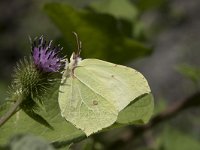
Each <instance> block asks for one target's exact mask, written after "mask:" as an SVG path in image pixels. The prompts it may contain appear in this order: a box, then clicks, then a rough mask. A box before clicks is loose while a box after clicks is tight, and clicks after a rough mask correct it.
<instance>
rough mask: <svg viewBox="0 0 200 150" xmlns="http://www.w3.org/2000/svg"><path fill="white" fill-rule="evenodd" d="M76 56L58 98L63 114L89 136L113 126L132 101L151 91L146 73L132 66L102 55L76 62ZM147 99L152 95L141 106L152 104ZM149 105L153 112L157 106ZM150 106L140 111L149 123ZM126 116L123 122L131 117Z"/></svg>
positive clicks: (64, 75)
mask: <svg viewBox="0 0 200 150" xmlns="http://www.w3.org/2000/svg"><path fill="white" fill-rule="evenodd" d="M73 58H75V57H74V53H73V54H72V57H71V59H70V63H69V64H68V65H67V66H66V67H67V68H66V71H65V72H64V74H63V79H62V84H61V85H60V91H59V97H58V102H59V106H60V109H61V114H62V116H63V117H65V119H66V120H67V121H69V122H71V123H72V124H74V125H75V126H76V127H77V128H80V129H81V130H82V131H84V132H85V133H86V135H87V136H89V135H91V134H93V133H96V132H98V131H101V130H102V129H103V128H106V127H109V126H111V125H112V124H113V123H114V122H115V121H116V120H117V117H118V113H119V112H120V111H122V110H123V109H124V108H125V107H126V106H127V105H128V104H129V103H130V102H132V101H135V100H136V98H137V97H139V96H141V95H143V94H146V93H150V87H149V85H148V83H147V81H146V79H145V78H144V76H143V75H142V74H141V73H139V72H137V71H136V70H134V69H132V68H129V67H126V66H121V65H116V64H113V63H109V62H106V61H102V60H98V59H83V60H81V61H79V62H78V64H74V62H77V60H73ZM75 59H76V58H75ZM75 65H76V66H75ZM71 66H73V67H74V68H71ZM145 100H149V99H148V98H147V99H144V100H143V101H142V102H141V103H139V106H140V107H141V108H142V107H145V106H146V105H148V102H146V101H145ZM143 102H144V103H143ZM149 103H152V101H151V99H150V100H149ZM137 104H138V103H136V105H135V106H136V107H137ZM143 105H144V106H143ZM131 109H135V108H131V107H130V108H127V111H126V112H125V113H124V114H125V115H129V114H128V113H129V112H131ZM147 109H148V110H149V109H150V112H151V111H152V109H153V107H152V106H151V105H150V106H149V108H147ZM148 110H145V111H144V110H142V111H143V114H141V112H140V113H138V114H137V115H138V116H136V117H137V119H139V120H140V119H142V121H144V122H143V123H146V122H147V121H148V119H149V116H151V113H150V114H146V112H148ZM135 115H136V113H135ZM122 116H123V114H122ZM122 120H123V119H122ZM124 120H125V122H123V121H124ZM124 120H123V121H122V122H123V123H127V122H130V120H128V118H126V119H124ZM127 120H128V121H127Z"/></svg>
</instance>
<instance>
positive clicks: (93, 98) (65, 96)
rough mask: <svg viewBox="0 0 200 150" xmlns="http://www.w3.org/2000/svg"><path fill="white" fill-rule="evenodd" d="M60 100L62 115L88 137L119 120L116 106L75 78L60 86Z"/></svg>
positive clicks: (68, 79) (70, 78)
mask: <svg viewBox="0 0 200 150" xmlns="http://www.w3.org/2000/svg"><path fill="white" fill-rule="evenodd" d="M58 99H59V105H60V109H61V115H62V116H63V117H65V119H66V120H68V121H69V122H71V123H72V124H74V125H75V126H76V127H77V128H80V129H81V130H83V131H84V132H85V133H86V135H87V136H88V135H90V134H92V133H94V132H97V131H99V130H101V129H102V128H105V127H108V126H110V125H112V124H113V123H114V122H115V121H116V120H117V115H118V111H117V109H116V108H115V106H114V105H113V104H112V103H110V102H109V101H108V100H106V99H105V98H104V97H102V96H101V95H99V94H98V93H96V91H93V89H91V88H90V87H88V86H87V85H85V84H84V83H82V82H81V81H80V80H78V79H77V78H76V77H74V76H73V77H69V78H67V79H66V80H65V81H64V83H63V84H62V85H61V86H60V91H59V98H58Z"/></svg>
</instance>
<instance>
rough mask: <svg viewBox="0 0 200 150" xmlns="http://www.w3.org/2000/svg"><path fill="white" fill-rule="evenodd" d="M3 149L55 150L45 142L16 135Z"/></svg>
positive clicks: (34, 137) (38, 138)
mask: <svg viewBox="0 0 200 150" xmlns="http://www.w3.org/2000/svg"><path fill="white" fill-rule="evenodd" d="M3 149H5V150H6V149H9V150H55V149H54V147H53V146H52V145H50V144H49V143H48V142H47V141H46V140H44V139H42V138H40V137H36V136H33V135H16V136H14V137H13V138H12V139H11V140H10V141H9V143H8V144H7V145H6V146H4V148H3Z"/></svg>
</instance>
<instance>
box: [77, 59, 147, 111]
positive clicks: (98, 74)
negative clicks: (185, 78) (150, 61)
mask: <svg viewBox="0 0 200 150" xmlns="http://www.w3.org/2000/svg"><path fill="white" fill-rule="evenodd" d="M74 74H75V76H76V77H77V78H78V79H79V80H80V81H81V82H82V83H84V84H85V85H87V86H88V87H91V88H92V89H93V91H95V92H96V93H98V94H99V95H101V96H102V97H104V98H105V99H106V100H107V101H109V102H110V103H113V104H114V105H115V106H116V108H117V110H118V111H121V110H122V109H124V108H125V107H126V106H127V105H128V104H129V103H130V102H131V101H133V100H134V99H136V98H137V97H138V96H141V95H143V94H145V93H150V87H149V85H148V83H147V81H146V79H145V78H144V76H143V75H142V74H141V73H139V72H138V71H136V70H134V69H132V68H129V67H126V66H122V65H116V64H113V63H109V62H106V61H102V60H98V59H84V60H83V61H81V62H80V63H79V65H78V67H77V68H75V72H74Z"/></svg>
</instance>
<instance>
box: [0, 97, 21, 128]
mask: <svg viewBox="0 0 200 150" xmlns="http://www.w3.org/2000/svg"><path fill="white" fill-rule="evenodd" d="M21 103H22V99H19V100H18V101H16V102H15V104H14V105H13V106H12V107H11V108H10V110H9V111H8V112H6V114H5V115H3V116H2V117H1V118H0V127H1V126H2V125H3V124H4V123H6V121H7V120H8V119H10V117H12V116H13V115H14V114H15V113H16V112H17V109H18V108H19V105H20V104H21Z"/></svg>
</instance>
